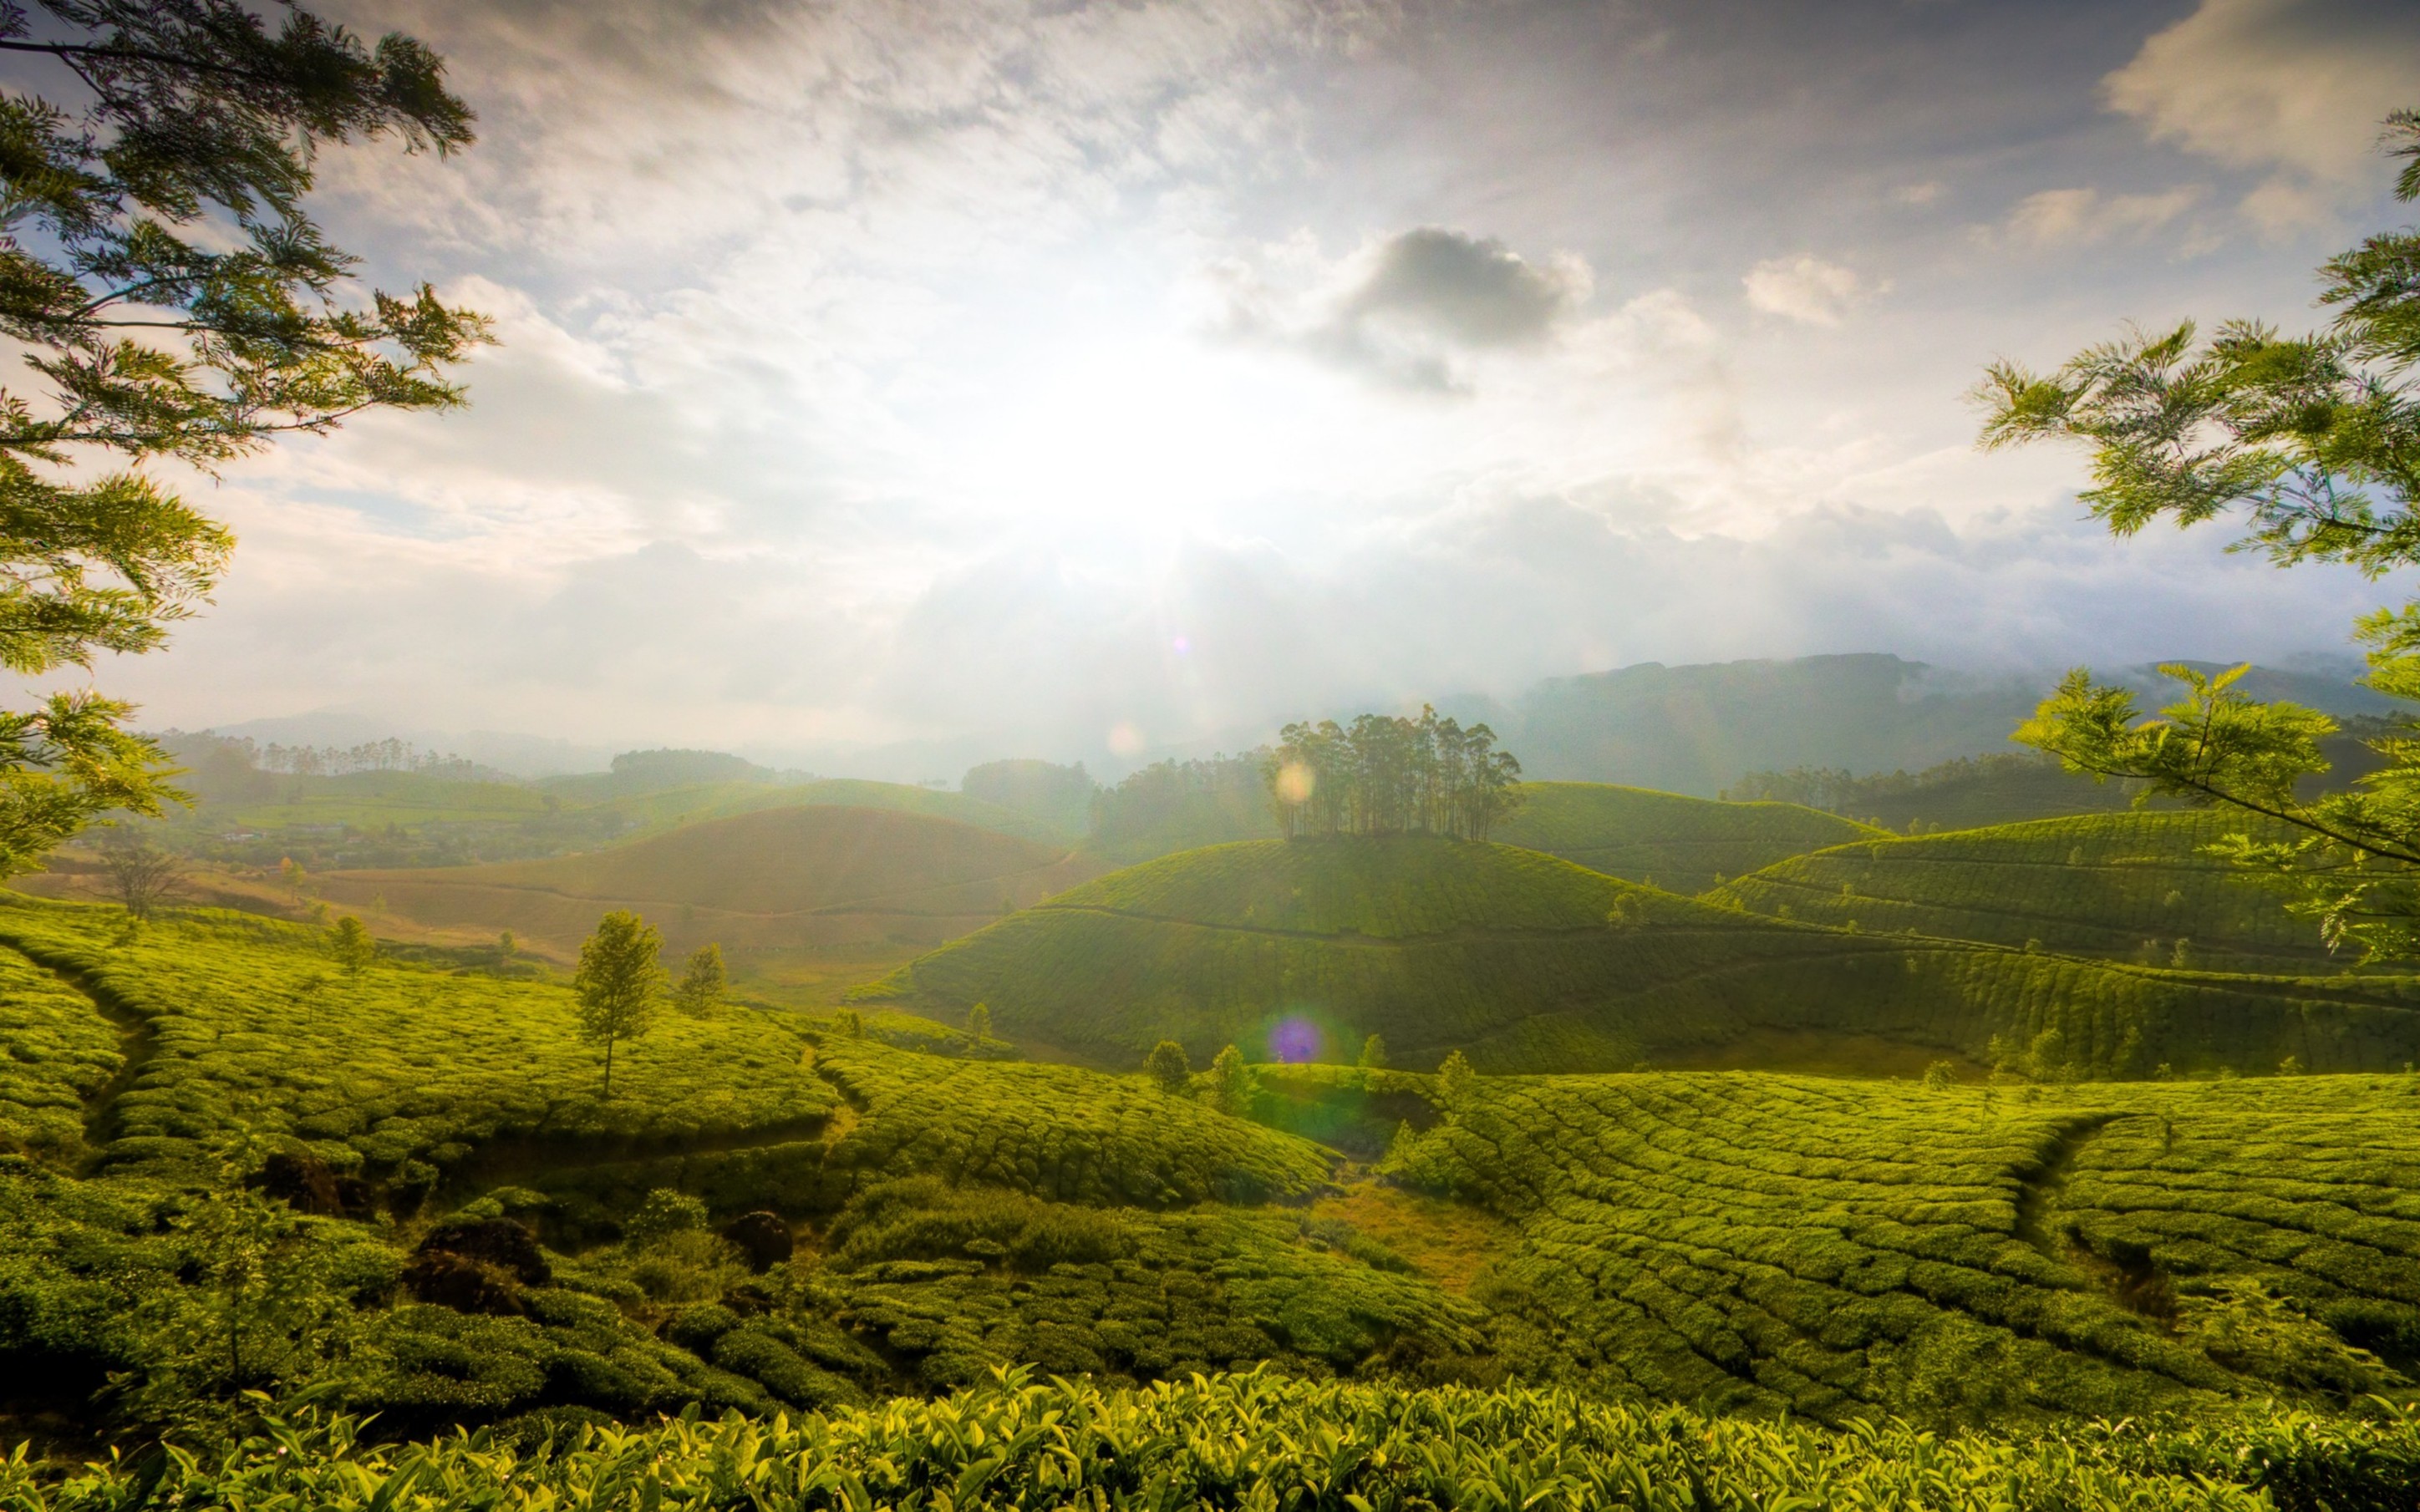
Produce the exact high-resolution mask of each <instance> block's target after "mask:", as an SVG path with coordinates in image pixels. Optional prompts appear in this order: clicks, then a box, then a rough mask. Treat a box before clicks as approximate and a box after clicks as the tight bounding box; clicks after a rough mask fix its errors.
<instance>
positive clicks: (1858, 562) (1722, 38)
mask: <svg viewBox="0 0 2420 1512" xmlns="http://www.w3.org/2000/svg"><path fill="white" fill-rule="evenodd" d="M322 9H323V11H324V13H326V14H329V15H331V16H333V17H334V18H336V19H339V20H341V21H343V22H345V23H348V24H349V25H351V26H352V27H354V28H355V29H357V30H359V31H361V32H364V33H365V34H370V35H376V34H378V33H380V32H383V31H386V30H390V29H401V30H405V31H408V32H410V33H411V34H413V35H415V36H417V37H419V38H421V39H423V40H425V41H427V42H428V43H429V44H431V45H432V46H434V47H435V48H436V49H438V50H439V51H440V52H441V53H442V54H443V55H444V56H445V57H446V59H447V60H448V66H449V77H450V79H451V80H452V82H453V84H454V85H455V86H456V88H457V89H458V92H459V93H460V94H462V95H463V97H464V98H465V99H466V100H468V101H469V102H470V103H471V105H472V106H473V108H474V109H475V110H476V111H477V112H478V115H479V131H480V141H479V142H478V144H477V146H476V147H473V149H471V150H470V151H469V152H467V153H465V154H462V155H459V156H457V157H454V158H451V159H446V160H440V159H437V158H435V157H418V158H407V157H404V156H402V155H400V154H398V153H397V152H396V151H395V150H393V149H392V148H391V147H369V148H364V149H349V150H345V151H341V152H337V153H334V154H331V155H329V156H328V157H326V158H324V159H323V160H322V163H321V173H320V178H319V193H318V199H317V201H316V203H317V207H318V212H319V214H320V215H321V217H322V220H323V222H324V224H326V225H327V226H328V228H329V229H330V231H331V233H332V234H333V235H334V237H335V238H336V239H337V240H338V241H339V242H340V243H342V244H344V245H346V246H349V247H351V248H353V249H355V250H357V251H359V252H361V253H362V254H363V255H365V259H366V262H365V270H366V272H367V273H368V274H369V276H370V277H371V278H372V279H373V280H374V281H375V282H377V283H380V284H381V285H386V286H390V287H394V286H403V285H410V284H411V283H413V282H415V281H417V280H420V279H427V280H430V281H433V282H434V283H435V284H436V285H437V286H438V287H439V288H440V289H441V291H442V292H443V293H444V294H446V295H447V296H448V297H450V298H451V299H453V300H455V301H459V302H464V303H468V304H471V305H473V306H476V307H477V308H480V309H482V310H485V311H487V312H489V313H490V314H491V315H492V316H494V317H495V320H496V325H497V331H498V334H499V336H500V337H501V343H500V345H499V346H498V347H494V348H493V349H491V350H489V351H487V352H485V353H483V354H481V355H480V357H479V358H478V359H477V360H476V361H475V362H474V363H472V364H471V365H470V366H469V367H468V368H467V370H466V371H465V374H464V377H465V378H467V381H468V383H469V387H470V396H471V406H470V408H469V409H467V410H465V411H462V412H459V413H456V414H451V415H446V416H438V417H432V416H427V415H397V416H378V417H371V418H368V419H365V420H362V421H359V422H356V423H354V424H351V425H349V427H348V428H347V429H345V430H344V431H343V432H341V433H340V434H338V435H336V436H334V437H331V438H328V439H325V440H304V441H302V442H299V443H291V444H285V445H281V446H280V447H279V448H277V449H276V450H275V451H274V452H271V453H269V454H267V455H261V456H258V457H256V458H253V459H250V460H247V461H245V462H243V463H241V464H239V465H237V466H235V467H232V468H230V469H228V470H227V471H225V473H224V475H223V476H222V477H221V478H219V479H218V480H216V481H215V482H211V481H207V480H197V481H195V482H194V498H195V501H197V502H199V503H200V504H202V505H203V506H204V507H205V508H207V509H209V510H210V511H211V512H212V513H214V514H216V515H219V516H221V517H224V518H225V519H226V520H228V521H229V522H230V523H231V524H232V525H233V527H234V528H235V530H236V531H237V532H238V534H239V537H240V542H241V545H240V550H239V552H238V555H237V558H236V564H235V566H234V569H233V571H232V572H231V574H230V575H229V576H228V578H227V579H225V582H224V583H223V585H222V586H221V589H220V591H219V593H218V594H217V598H216V602H215V604H214V605H213V606H212V607H211V608H210V609H209V610H208V611H207V613H206V614H205V615H204V616H203V617H202V618H199V619H197V620H195V621H194V622H193V623H191V624H190V625H185V626H183V627H182V628H180V630H179V631H178V636H177V639H176V642H175V644H174V646H173V648H172V649H170V650H169V651H167V652H165V653H163V654H159V655H155V656H147V657H141V658H125V659H121V660H118V661H116V662H104V663H102V664H101V666H99V667H98V668H97V670H96V681H97V683H98V686H100V687H102V688H103V689H104V690H105V691H109V692H113V693H116V694H119V695H121V696H127V697H132V698H134V699H137V700H139V701H140V702H142V703H143V704H144V706H145V707H144V715H143V718H144V721H145V722H146V723H147V724H148V725H150V726H153V727H155V728H156V727H165V726H170V725H175V726H179V727H182V728H186V729H194V728H200V727H204V726H211V725H219V726H225V725H230V724H235V723H239V722H241V721H247V720H257V719H262V718H271V717H290V716H300V715H307V714H313V713H315V712H319V713H325V712H328V711H334V714H336V715H338V716H342V717H346V718H349V719H351V720H353V721H356V722H357V723H360V724H365V725H368V726H382V727H385V728H390V729H393V730H395V731H396V732H397V733H414V732H466V731H476V730H489V731H511V732H521V733H530V734H535V735H543V736H549V737H556V738H561V739H564V740H566V741H569V742H572V743H575V744H577V745H581V746H583V747H588V746H593V747H598V748H628V747H633V746H656V745H675V746H703V747H713V748H725V749H737V750H740V751H743V752H746V753H749V754H752V755H754V756H756V757H757V758H758V759H760V760H768V761H772V762H776V763H779V764H800V765H811V766H814V767H816V768H818V769H822V770H832V771H849V770H858V771H865V772H868V773H869V774H870V775H887V776H898V777H906V778H915V777H923V776H928V775H939V774H938V773H926V772H924V771H922V770H909V769H907V767H910V766H914V765H916V764H919V763H923V764H930V762H931V761H932V760H934V759H938V758H936V757H934V755H933V753H934V752H937V751H951V752H984V753H988V754H991V755H1000V756H1007V755H1032V756H1042V757H1047V758H1051V759H1056V760H1076V759H1084V760H1087V761H1088V762H1090V763H1092V764H1093V765H1094V770H1095V771H1105V770H1106V771H1115V770H1118V769H1120V768H1122V767H1125V766H1129V765H1131V764H1134V763H1136V762H1139V761H1140V760H1144V759H1147V758H1149V757H1151V756H1153V755H1155V754H1158V753H1162V752H1168V751H1192V750H1198V749H1204V748H1209V747H1211V746H1214V745H1224V746H1228V747H1230V748H1233V747H1235V746H1239V745H1249V744H1251V743H1253V742H1255V741H1257V740H1258V739H1259V738H1261V737H1262V736H1263V735H1264V734H1265V733H1267V731H1268V730H1270V729H1272V728H1273V727H1274V725H1275V723H1277V722H1278V721H1280V720H1281V719H1284V718H1289V717H1299V716H1301V715H1304V714H1312V715H1319V714H1328V713H1338V712H1349V711H1350V710H1351V709H1356V708H1362V707H1378V708H1389V707H1398V706H1404V705H1409V706H1413V707H1416V706H1417V705H1418V703H1419V702H1420V701H1421V700H1423V699H1432V698H1436V699H1442V698H1446V697H1449V696H1456V695H1466V694H1473V693H1484V694H1491V695H1495V696H1497V697H1511V696H1513V695H1515V694H1517V693H1518V692H1519V690H1520V689H1521V688H1523V687H1527V686H1528V685H1529V684H1531V683H1533V682H1535V681H1536V680H1538V679H1540V678H1544V677H1550V676H1566V675H1571V674H1575V673H1580V672H1587V671H1601V670H1605V669H1608V668H1612V667H1617V666H1621V665H1626V664H1630V663H1635V662H1640V661H1648V660H1657V661H1664V662H1668V663H1680V662H1691V661H1712V660H1727V659H1731V658H1737V657H1750V656H1800V655H1807V654H1814V653H1826V652H1857V651H1883V652H1893V653H1897V654H1899V655H1900V656H1908V657H1911V658H1913V659H1918V660H1922V661H1926V662H1931V663H1933V664H1935V665H1938V666H1943V667H1948V668H1956V669H1962V670H1967V671H1979V672H1987V673H2000V672H2009V671H2025V672H2032V671H2040V670H2042V669H2047V668H2055V667H2059V666H2064V665H2066V664H2069V663H2072V662H2078V661H2090V662H2094V663H2097V664H2102V665H2104V666H2113V667H2114V666H2117V665H2122V664H2131V663H2138V662H2141V661H2144V660H2148V659H2150V658H2154V657H2162V656H2193V657H2200V658H2207V659H2230V658H2236V657H2253V658H2258V659H2261V660H2264V661H2270V662H2287V661H2291V660H2293V659H2295V658H2298V657H2302V658H2308V657H2311V656H2326V655H2331V654H2336V655H2340V654H2342V653H2343V651H2344V649H2345V636H2346V631H2347V628H2348V626H2349V624H2350V620H2351V618H2352V616H2353V615H2354V614H2355V613H2357V612H2360V611H2361V610H2363V609H2366V608H2369V607H2372V606H2373V605H2375V604H2376V603H2379V602H2384V601H2388V600H2389V599H2392V598H2394V597H2396V596H2397V594H2402V593H2406V592H2408V587H2407V585H2404V584H2401V583H2398V582H2396V581H2394V580H2388V581H2385V582H2381V583H2367V582H2364V581H2362V580H2361V579H2358V578H2355V577H2351V576H2350V575H2347V574H2344V573H2341V572H2337V571H2335V570H2333V569H2324V568H2310V567H2305V568H2300V569H2296V570H2294V571H2292V572H2279V571H2277V570H2275V569H2273V568H2271V567H2270V566H2268V565H2267V564H2266V563H2264V562H2262V561H2260V560H2258V559H2256V558H2250V557H2244V556H2229V555H2227V554H2226V553H2225V551H2224V550H2223V548H2224V547H2225V545H2226V541H2227V539H2228V537H2227V535H2226V532H2224V531H2223V530H2221V529H2218V528H2211V527H2206V528H2203V529H2201V530H2199V531H2195V532H2183V533H2180V532H2174V531H2170V530H2166V529H2164V528H2163V529H2157V530H2154V531H2152V532H2147V533H2146V534H2144V535H2143V536H2140V537H2137V538H2134V539H2133V540H2130V541H2125V542H2118V541H2114V540H2112V539H2111V538H2110V537H2109V536H2108V535H2107V534H2106V533H2105V532H2102V530H2101V529H2100V528H2099V527H2098V526H2096V525H2095V524H2093V523H2092V522H2091V521H2089V520H2088V519H2086V518H2085V517H2084V516H2083V511H2082V510H2081V508H2080V507H2079V506H2078V504H2077V503H2076V501H2075V498H2074V490H2075V488H2076V487H2077V486H2078V485H2079V482H2080V480H2081V479H2082V477H2083V466H2082V459H2081V457H2080V456H2078V455H2074V454H2072V453H2068V452H2062V451H2058V450H2055V449H2047V448H2044V449H2033V450H2025V451H2018V452H2002V453H1993V454H1984V453H1980V452H1978V450H1977V449H1976V447H1975V444H1974V440H1975V433H1976V427H1977V416H1976V411H1975V410H1974V409H1973V408H1972V406H1971V404H1970V403H1969V402H1968V401H1967V400H1966V399H1965V398H1964V397H1963V396H1964V394H1965V393H1966V391H1967V390H1969V389H1970V388H1971V387H1972V385H1973V384H1974V383H1975V381H1976V379H1977V378H1978V376H1979V375H1980V373H1981V370H1982V368H1983V367H1984V365H1985V364H1986V363H1989V362H1991V361H1992V360H1993V359H1995V358H2001V357H2009V358H2015V359H2019V360H2022V361H2025V362H2028V363H2034V364H2037V365H2050V364H2054V363H2056V362H2058V361H2060V360H2061V359H2063V358H2064V357H2066V356H2067V355H2069V354H2070V353H2071V352H2072V351H2074V350H2075V349H2077V348H2078V347H2082V346H2084V345H2085V344H2086V343H2089V342H2093V341H2097V340H2101V339H2104V338H2106V337H2108V336H2110V335H2112V334H2115V333H2116V332H2118V330H2119V329H2120V328H2121V326H2122V324H2123V322H2125V321H2127V320H2130V319H2132V320H2138V321H2141V322H2144V323H2146V324H2155V323H2161V322H2169V321H2174V320H2177V319H2180V318H2184V317H2187V316H2199V317H2202V318H2204V319H2215V318H2219V317H2224V316H2261V317H2265V318H2270V319H2274V320H2276V321H2279V322H2280V323H2283V324H2285V325H2288V326H2289V327H2304V326H2309V325H2312V324H2316V323H2317V322H2318V320H2319V318H2320V317H2319V315H2318V314H2316V313H2315V312H2314V310H2313V309H2312V306H2311V298H2312V295H2313V293H2314V292H2315V288H2316V283H2315V280H2314V277H2313V272H2312V270H2313V269H2314V268H2315V267H2316V265H2317V264H2318V263H2319V262H2320V261H2321V260H2322V259H2323V258H2325V257H2326V256H2327V255H2330V254H2331V253H2333V252H2334V251H2335V250H2337V249H2339V248H2341V247H2342V246H2345V245H2348V244H2350V242H2351V241H2352V240H2353V239H2357V238H2358V237H2359V236H2361V235H2363V234H2366V232H2368V231H2370V230H2374V229H2378V228H2381V227H2383V226H2386V225H2389V224H2399V223H2400V222H2401V221H2402V220H2404V219H2407V218H2408V208H2406V207H2398V206H2397V205H2395V204H2394V203H2393V201H2392V199H2391V197H2390V195H2389V193H2388V190H2389V187H2390V183H2391V178H2392V172H2391V169H2390V168H2389V166H2388V165H2387V162H2386V161H2385V160H2384V159H2382V158H2381V157H2380V156H2379V155H2378V153H2377V151H2376V137H2377V131H2378V127H2379V122H2380V119H2381V116H2384V115H2385V113H2386V112H2387V111H2389V110H2391V109H2394V108H2397V107H2398V106H2407V105H2415V104H2420V10H2416V9H2415V8H2414V7H2413V6H2412V4H2411V0H2160V3H2132V0H2025V3H2024V4H2010V3H2007V0H1871V3H1867V0H1755V3H1749V0H1685V3H1684V0H1636V3H1614V4H1590V5H1579V4H1547V3H1530V0H1472V3H1467V4H1447V3H1441V0H1440V3H1428V0H1301V3H1296V0H1104V3H1097V4H1078V3H1071V0H1031V3H1026V4H1009V3H997V4H995V3H988V0H909V3H900V4H879V3H855V0H835V3H827V4H813V5H808V4H792V3H779V0H696V3H676V0H380V3H374V4H373V3H360V4H356V3H353V0H343V3H339V4H331V5H327V6H325V7H322ZM911 753H912V754H911ZM888 766H901V767H902V769H901V770H897V771H891V770H887V769H886V768H887V767H888ZM949 775H952V776H954V772H952V773H950V774H949Z"/></svg>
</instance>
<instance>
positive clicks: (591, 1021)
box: [571, 908, 664, 1098]
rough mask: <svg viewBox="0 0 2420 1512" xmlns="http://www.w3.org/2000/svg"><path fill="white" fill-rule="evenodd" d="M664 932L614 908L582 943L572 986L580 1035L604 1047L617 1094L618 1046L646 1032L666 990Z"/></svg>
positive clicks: (608, 1079)
mask: <svg viewBox="0 0 2420 1512" xmlns="http://www.w3.org/2000/svg"><path fill="white" fill-rule="evenodd" d="M663 946H664V942H663V936H661V935H660V934H658V933H656V931H655V928H654V927H653V926H652V925H650V924H648V923H647V921H646V920H644V919H643V918H640V917H639V916H638V915H636V914H634V913H630V912H628V910H626V909H619V908H617V909H615V910H614V911H613V912H612V913H610V914H607V915H606V916H605V917H604V918H600V919H598V920H597V933H594V934H591V935H589V936H588V938H587V940H586V941H585V942H584V943H583V944H582V946H581V947H580V965H579V967H578V968H577V969H576V970H574V971H573V972H572V974H571V990H572V992H573V994H574V995H576V997H577V998H578V1000H579V1005H580V1037H581V1038H582V1039H583V1040H585V1041H588V1042H589V1043H590V1044H595V1045H602V1046H604V1048H605V1092H604V1095H605V1096H607V1097H609V1098H610V1097H612V1096H613V1047H614V1046H615V1045H616V1044H618V1043H620V1042H621V1041H625V1040H635V1039H638V1038H639V1037H640V1036H642V1035H644V1034H645V1033H646V1032H647V1030H648V1028H649V1027H650V1026H653V1025H654V1023H655V1017H656V1001H657V999H658V998H659V996H661V995H662V993H663V989H664V968H663V964H662V961H661V956H662V952H663Z"/></svg>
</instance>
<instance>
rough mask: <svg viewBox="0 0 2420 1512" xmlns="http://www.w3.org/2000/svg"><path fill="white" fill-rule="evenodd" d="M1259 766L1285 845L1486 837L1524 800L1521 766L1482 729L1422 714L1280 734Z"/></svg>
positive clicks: (1295, 727) (1326, 722)
mask: <svg viewBox="0 0 2420 1512" xmlns="http://www.w3.org/2000/svg"><path fill="white" fill-rule="evenodd" d="M1278 735H1279V743H1278V746H1277V748H1276V749H1274V750H1272V751H1270V752H1269V753H1268V754H1267V756H1265V757H1264V759H1263V761H1262V764H1261V773H1262V779H1263V780H1264V782H1265V783H1266V784H1267V789H1268V795H1269V804H1270V807H1271V808H1272V810H1274V811H1275V812H1276V814H1277V820H1278V824H1279V825H1280V827H1281V828H1282V829H1283V830H1284V831H1285V833H1286V837H1287V838H1288V839H1293V838H1295V837H1297V836H1304V835H1401V834H1405V833H1409V832H1415V831H1426V832H1427V833H1430V834H1434V835H1453V836H1458V837H1460V838H1462V839H1465V840H1485V839H1486V838H1487V835H1488V832H1489V831H1490V830H1491V829H1493V828H1494V827H1495V826H1496V822H1497V820H1499V819H1501V818H1503V817H1504V816H1505V815H1506V814H1508V813H1510V812H1512V808H1513V806H1514V804H1515V803H1517V802H1518V801H1519V800H1518V798H1517V797H1516V795H1514V794H1513V792H1512V784H1513V783H1514V782H1515V781H1516V780H1517V779H1519V778H1520V776H1521V764H1520V762H1518V761H1517V760H1515V759H1514V758H1513V755H1512V752H1511V751H1508V750H1498V749H1497V748H1496V732H1495V731H1493V730H1490V729H1489V728H1488V727H1487V726H1485V725H1483V724H1474V725H1472V726H1471V727H1470V728H1468V729H1464V728H1463V727H1462V725H1461V724H1460V722H1458V721H1456V720H1454V719H1450V718H1442V719H1441V718H1439V717H1437V712H1436V710H1435V709H1433V708H1423V709H1421V710H1420V717H1419V718H1417V719H1406V718H1400V717H1389V716H1387V715H1383V714H1364V715H1359V716H1357V717H1355V718H1354V720H1353V723H1352V724H1351V725H1349V726H1344V725H1339V724H1338V723H1337V722H1336V721H1335V720H1333V719H1323V720H1321V721H1320V722H1319V723H1318V724H1316V725H1313V724H1311V723H1308V722H1296V723H1294V724H1290V725H1287V726H1286V727H1285V728H1284V729H1283V730H1280V732H1278Z"/></svg>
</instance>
